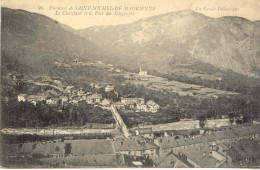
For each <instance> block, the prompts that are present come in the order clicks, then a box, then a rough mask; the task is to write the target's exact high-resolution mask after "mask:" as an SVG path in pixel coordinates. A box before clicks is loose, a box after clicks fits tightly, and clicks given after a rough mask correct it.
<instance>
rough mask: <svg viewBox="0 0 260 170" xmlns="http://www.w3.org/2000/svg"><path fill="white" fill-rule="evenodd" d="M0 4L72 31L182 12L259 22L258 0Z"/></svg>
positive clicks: (13, 0) (6, 0)
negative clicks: (66, 27)
mask: <svg viewBox="0 0 260 170" xmlns="http://www.w3.org/2000/svg"><path fill="white" fill-rule="evenodd" d="M1 5H2V6H3V7H8V8H12V9H23V10H26V11H29V12H35V13H40V14H43V15H46V16H49V17H51V18H53V19H55V20H57V21H59V22H61V23H63V24H66V25H69V26H71V27H73V28H75V29H83V28H87V27H91V26H104V25H119V24H126V23H130V22H133V21H135V20H138V19H142V18H147V17H150V16H154V15H159V14H163V13H169V12H174V11H179V10H184V9H190V10H193V11H195V12H199V13H202V14H204V15H206V16H209V17H214V18H218V17H221V16H240V17H244V18H247V19H249V20H252V21H254V20H260V0H2V1H1ZM82 6H84V7H85V8H84V9H77V10H76V7H77V8H79V7H82ZM99 6H110V7H111V8H112V9H108V10H106V9H105V10H103V9H99V10H96V9H93V7H99ZM41 7H43V9H42V8H41ZM90 7H92V9H90ZM127 7H128V9H126V8H127ZM131 7H146V10H142V11H140V10H138V11H136V10H129V9H130V8H131ZM115 8H117V10H115ZM131 9H136V8H131ZM74 12H77V14H78V15H75V14H74ZM80 12H81V13H80ZM90 12H91V15H90ZM107 12H108V13H109V15H107ZM71 13H72V14H74V15H72V14H71ZM121 14H123V16H122V15H121Z"/></svg>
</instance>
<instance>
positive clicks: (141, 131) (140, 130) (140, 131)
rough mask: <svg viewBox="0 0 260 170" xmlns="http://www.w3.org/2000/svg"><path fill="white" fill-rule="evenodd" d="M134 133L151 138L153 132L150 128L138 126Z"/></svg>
mask: <svg viewBox="0 0 260 170" xmlns="http://www.w3.org/2000/svg"><path fill="white" fill-rule="evenodd" d="M135 134H136V135H139V136H142V137H144V138H148V139H153V138H154V134H153V132H152V128H139V127H138V129H137V130H136V131H135Z"/></svg>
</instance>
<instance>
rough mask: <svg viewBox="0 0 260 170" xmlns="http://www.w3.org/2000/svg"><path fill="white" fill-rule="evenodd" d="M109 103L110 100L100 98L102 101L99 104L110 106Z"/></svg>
mask: <svg viewBox="0 0 260 170" xmlns="http://www.w3.org/2000/svg"><path fill="white" fill-rule="evenodd" d="M110 104H111V102H110V101H109V100H108V99H104V100H102V102H101V105H102V106H110Z"/></svg>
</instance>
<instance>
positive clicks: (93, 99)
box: [86, 93, 102, 104]
mask: <svg viewBox="0 0 260 170" xmlns="http://www.w3.org/2000/svg"><path fill="white" fill-rule="evenodd" d="M101 99H102V95H101V94H97V93H95V94H92V95H90V96H87V100H86V102H87V103H88V104H95V103H100V102H101Z"/></svg>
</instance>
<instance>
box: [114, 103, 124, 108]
mask: <svg viewBox="0 0 260 170" xmlns="http://www.w3.org/2000/svg"><path fill="white" fill-rule="evenodd" d="M113 105H114V107H116V108H125V105H124V104H123V103H121V102H116V103H114V104H113Z"/></svg>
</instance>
